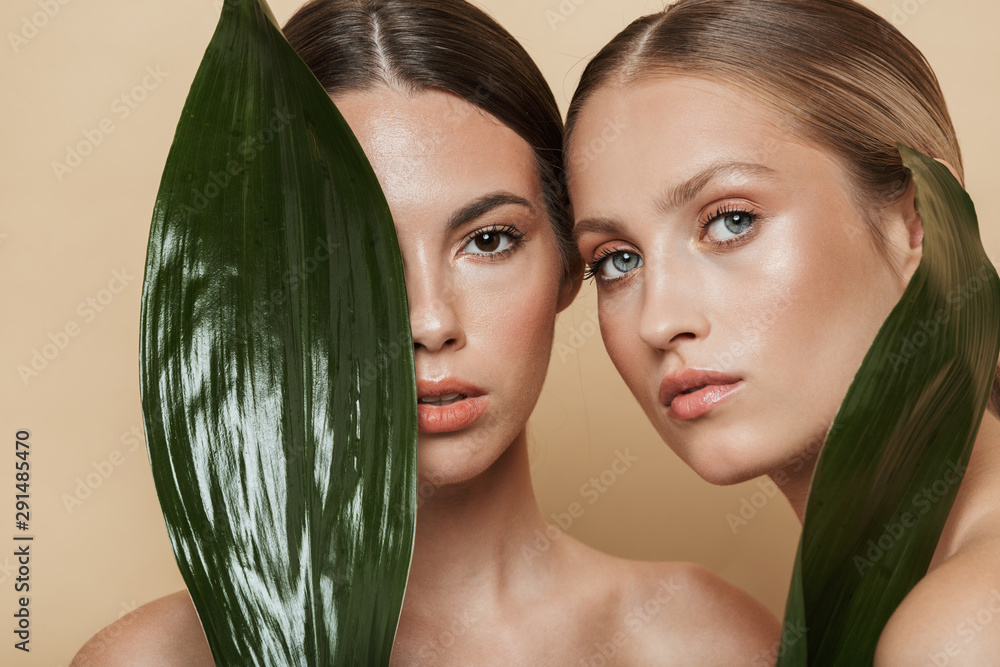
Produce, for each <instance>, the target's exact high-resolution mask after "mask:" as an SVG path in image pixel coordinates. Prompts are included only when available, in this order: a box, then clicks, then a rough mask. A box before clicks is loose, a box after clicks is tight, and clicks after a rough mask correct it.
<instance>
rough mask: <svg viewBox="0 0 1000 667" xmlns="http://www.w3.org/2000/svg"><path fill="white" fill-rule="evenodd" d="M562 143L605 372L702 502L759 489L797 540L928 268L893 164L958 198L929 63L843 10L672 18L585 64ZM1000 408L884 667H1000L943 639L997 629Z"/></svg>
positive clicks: (980, 638) (672, 10)
mask: <svg viewBox="0 0 1000 667" xmlns="http://www.w3.org/2000/svg"><path fill="white" fill-rule="evenodd" d="M608 123H614V124H615V127H617V128H621V132H620V134H619V135H617V136H616V137H614V138H613V139H612V140H606V139H605V138H603V137H602V135H601V132H602V131H603V130H604V128H606V127H607V125H608ZM567 125H568V132H569V134H568V139H567V141H568V146H567V160H568V161H567V164H568V170H569V190H570V196H571V200H572V202H573V207H574V213H575V216H576V223H575V234H576V236H577V240H578V247H579V249H580V252H581V254H582V256H583V258H584V261H585V262H586V263H587V264H588V266H589V273H590V274H591V275H592V276H593V277H594V278H595V279H596V282H597V289H598V294H599V302H600V306H599V308H600V323H601V330H602V335H603V337H604V340H605V343H606V345H607V349H608V351H609V353H610V355H611V357H612V359H613V361H614V363H615V365H616V367H617V369H618V370H619V372H620V373H621V375H622V377H623V378H624V379H625V382H626V384H628V386H629V388H630V389H631V391H632V392H633V394H634V395H635V396H636V398H637V399H638V401H639V403H640V404H641V405H642V407H643V409H644V410H645V412H646V414H647V416H648V417H649V419H650V420H651V421H652V423H653V424H654V426H655V427H656V428H657V430H658V432H659V433H660V435H661V437H662V438H663V439H664V441H666V442H667V443H668V444H669V446H670V447H671V448H672V449H673V450H674V451H675V452H676V453H677V454H678V455H679V456H680V457H681V458H682V459H683V460H684V461H685V462H686V463H687V464H688V465H689V466H691V467H692V468H693V469H694V470H695V471H696V472H698V473H699V474H700V475H701V476H702V477H703V478H705V479H706V480H708V481H710V482H713V483H716V484H732V483H736V482H740V481H744V480H748V479H751V478H753V477H756V476H758V475H763V474H767V475H770V476H771V478H772V479H773V480H774V481H775V482H776V483H777V485H778V486H779V487H780V488H781V489H782V491H783V492H784V493H785V495H786V496H787V498H788V499H789V501H790V502H791V504H792V506H793V507H794V509H795V511H796V513H797V514H798V515H799V517H800V519H801V517H802V514H803V512H804V509H805V500H806V495H807V491H808V488H809V482H810V479H811V476H812V472H813V464H814V463H815V461H816V446H815V445H816V443H822V442H823V440H824V437H825V434H826V431H827V428H828V427H829V425H830V423H831V421H832V420H833V418H834V415H835V413H836V411H837V409H838V407H839V405H840V403H841V401H842V400H843V398H844V395H845V394H846V391H847V388H848V386H849V385H850V383H851V381H852V379H853V376H854V373H855V372H856V370H857V369H858V367H859V366H860V364H861V361H862V359H863V357H864V355H865V353H866V352H867V350H868V348H869V347H870V345H871V343H872V341H873V339H874V337H875V334H876V332H877V331H878V329H879V327H880V326H881V324H882V322H883V321H884V320H885V319H886V317H887V316H888V314H889V312H890V310H891V309H892V308H893V306H894V305H895V304H896V302H897V301H898V300H899V298H900V296H901V295H902V293H903V291H904V289H905V288H906V286H907V283H908V281H909V279H910V277H911V275H912V274H913V272H914V271H915V269H916V267H917V265H918V263H919V261H920V257H921V240H922V227H921V220H920V214H919V212H918V211H917V210H916V206H915V199H914V186H913V183H912V180H911V178H910V175H909V173H908V171H907V170H906V169H905V168H904V166H903V164H902V161H901V159H900V155H899V153H898V151H897V150H896V148H895V142H896V141H900V142H902V143H904V144H907V145H909V146H912V147H914V148H916V149H917V150H919V151H921V152H923V153H925V154H928V155H932V156H935V157H938V158H940V159H942V160H943V161H946V162H947V163H949V164H950V165H953V171H954V170H957V174H956V175H957V176H958V177H959V178H961V174H962V161H961V155H960V152H959V148H958V143H957V140H956V137H955V132H954V129H953V128H952V124H951V121H950V119H949V116H948V111H947V109H946V106H945V102H944V99H943V97H942V94H941V91H940V89H939V86H938V83H937V80H936V78H935V76H934V74H933V72H932V71H931V69H930V67H929V65H928V63H927V62H926V60H925V59H924V58H923V56H922V55H921V53H920V52H919V51H918V50H917V49H916V47H914V46H913V44H911V43H910V42H909V41H907V40H906V39H905V38H904V37H903V36H902V35H901V34H900V33H899V32H898V31H897V30H896V29H895V28H894V27H893V26H892V25H890V24H889V23H887V22H886V21H884V20H882V19H881V18H879V17H878V16H877V15H876V14H874V13H873V12H871V11H870V10H868V9H866V8H864V7H862V6H861V5H859V4H857V3H855V2H852V1H851V0H681V1H680V2H678V3H676V4H674V5H672V6H671V7H669V8H668V9H666V10H665V11H663V12H661V13H658V14H653V15H651V16H646V17H643V18H640V19H638V20H636V21H635V22H634V23H632V24H631V25H630V26H628V27H627V28H626V29H625V30H624V31H623V32H622V33H621V34H619V35H618V36H617V37H615V39H614V40H612V41H611V42H610V43H609V44H608V45H607V46H606V47H605V48H604V49H603V50H602V51H601V52H600V53H599V54H598V55H597V56H596V57H595V58H594V59H593V60H592V61H591V62H590V63H589V65H588V67H587V68H586V71H585V72H584V74H583V77H582V80H581V83H580V86H579V88H578V89H577V91H576V94H575V97H574V99H573V102H572V104H571V108H570V112H569V117H568V121H567ZM986 270H987V268H986V267H983V271H984V272H985V271H986ZM998 393H1000V383H997V382H995V383H994V386H993V393H992V400H991V406H990V411H989V412H987V413H986V415H985V417H984V419H983V422H982V426H981V429H980V431H979V433H978V436H977V438H976V442H975V449H974V451H973V454H972V459H971V461H970V463H969V466H968V472H967V474H966V475H965V478H964V480H962V478H961V471H956V470H943V471H941V472H942V476H943V478H944V479H946V480H947V481H949V483H959V480H961V487H960V492H959V494H958V497H957V500H956V502H955V505H954V507H953V509H952V511H951V514H950V516H949V520H948V523H947V525H946V526H945V529H944V533H943V535H942V537H941V540H940V542H939V543H938V546H937V551H936V553H935V555H934V559H933V562H932V563H931V567H930V570H929V573H928V575H927V576H926V577H925V578H924V579H923V580H922V581H921V582H920V583H919V584H918V585H917V587H916V588H915V589H914V590H913V591H912V592H911V593H910V594H909V596H908V597H907V598H906V599H905V600H904V602H903V603H902V605H901V606H900V607H899V608H898V609H897V610H896V612H895V614H894V616H893V617H892V619H891V620H890V622H889V624H888V625H887V627H886V628H885V631H884V632H883V634H882V636H881V640H880V643H879V649H878V656H877V660H876V664H878V665H917V664H935V663H934V660H941V656H944V659H945V660H946V661H947V664H976V665H987V664H989V665H995V664H998V663H997V659H998V658H997V656H1000V625H996V626H992V627H985V628H983V629H982V632H981V633H977V634H976V636H975V641H973V642H967V641H965V640H966V639H967V637H965V636H959V635H957V634H956V628H959V627H960V626H961V624H962V622H963V621H964V619H966V618H968V617H975V615H976V613H977V611H978V610H981V609H984V608H990V605H993V606H994V607H995V608H998V609H1000V594H996V591H997V590H1000V566H998V563H1000V497H998V496H1000V491H998V490H1000V421H998V419H997V413H998V410H1000V407H998ZM991 596H996V597H997V599H996V600H994V598H993V597H991ZM959 656H960V657H959ZM937 664H945V663H942V662H938V663H937Z"/></svg>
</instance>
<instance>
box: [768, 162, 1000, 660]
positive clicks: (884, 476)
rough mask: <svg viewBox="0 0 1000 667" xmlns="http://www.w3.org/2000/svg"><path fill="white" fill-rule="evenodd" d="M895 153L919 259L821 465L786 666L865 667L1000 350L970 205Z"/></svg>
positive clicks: (993, 276) (945, 490) (912, 567)
mask: <svg viewBox="0 0 1000 667" xmlns="http://www.w3.org/2000/svg"><path fill="white" fill-rule="evenodd" d="M899 150H900V153H901V155H902V157H903V162H904V164H905V165H906V166H907V167H908V168H909V169H910V170H911V171H912V172H913V177H914V179H915V181H916V192H917V207H918V210H919V211H920V214H921V217H922V220H923V227H924V241H923V256H922V258H921V261H920V265H919V267H918V268H917V270H916V272H915V273H914V275H913V277H912V279H911V280H910V283H909V285H908V286H907V289H906V291H905V292H904V294H903V296H902V298H901V299H900V301H899V303H898V304H897V305H896V307H895V308H894V309H893V311H892V312H891V313H890V315H889V317H888V319H887V320H886V321H885V323H884V324H883V325H882V328H881V329H880V331H879V333H878V335H877V336H876V338H875V341H874V343H873V344H872V346H871V348H870V349H869V351H868V354H867V356H866V357H865V359H864V362H863V363H862V365H861V367H860V369H859V370H858V372H857V375H856V376H855V378H854V382H853V383H852V384H851V387H850V389H849V390H848V392H847V395H846V397H845V398H844V402H843V403H842V404H841V406H840V410H839V411H838V413H837V416H836V419H835V420H834V422H833V424H832V425H831V427H830V431H829V433H828V435H827V440H826V443H825V445H824V447H823V451H822V453H821V455H820V457H819V460H818V461H817V467H816V471H815V474H814V476H813V480H812V485H811V487H810V491H809V499H808V503H807V507H806V514H805V523H804V525H803V529H802V537H801V540H800V542H799V550H798V554H797V556H796V561H795V571H794V574H793V576H792V586H791V590H790V593H789V598H788V606H787V608H786V613H785V637H784V638H783V642H782V645H781V649H782V651H781V657H780V659H779V660H778V665H780V666H783V667H802V666H804V665H815V666H820V665H822V666H826V665H838V666H843V667H859V666H863V665H871V664H872V661H873V659H874V655H875V647H876V645H877V643H878V639H879V636H880V635H881V633H882V630H883V628H884V626H885V624H886V622H887V621H888V620H889V617H890V616H891V615H892V613H893V611H894V610H895V609H896V607H897V606H898V605H899V603H900V602H901V601H902V600H903V598H904V597H905V596H906V595H907V593H909V591H910V590H911V589H912V588H913V586H914V585H915V584H916V583H917V582H918V581H919V580H920V579H921V578H922V577H923V576H924V575H925V574H926V572H927V567H928V565H929V564H930V561H931V557H932V556H933V554H934V550H935V547H936V545H937V541H938V538H939V537H940V534H941V530H942V528H943V526H944V523H945V520H946V519H947V517H948V513H949V511H950V510H951V506H952V503H953V501H954V499H955V495H956V494H957V492H958V487H959V481H960V480H961V474H962V473H963V472H964V470H965V466H966V464H967V463H968V460H969V456H970V454H971V452H972V446H973V443H974V441H975V437H976V433H977V432H978V430H979V425H980V423H981V421H982V417H983V413H984V412H985V409H986V405H987V402H988V400H989V394H990V388H991V385H992V381H993V375H994V373H995V369H996V361H997V354H998V353H1000V279H998V277H997V272H996V270H995V269H994V267H993V265H992V264H991V263H990V260H989V258H988V257H987V256H986V253H985V251H984V250H983V246H982V242H981V241H980V237H979V226H978V223H977V221H976V214H975V209H974V207H973V205H972V200H971V199H969V196H968V195H967V194H966V192H965V191H964V190H963V189H962V187H961V185H960V184H959V183H958V181H957V180H956V179H955V178H954V176H952V174H951V173H950V172H949V171H948V169H947V168H946V167H945V166H943V165H942V164H941V163H939V162H936V161H934V160H931V159H930V158H928V157H927V156H924V155H921V154H920V153H917V152H915V151H913V150H911V149H909V148H907V147H905V146H900V147H899ZM803 629H804V630H805V633H804V636H803Z"/></svg>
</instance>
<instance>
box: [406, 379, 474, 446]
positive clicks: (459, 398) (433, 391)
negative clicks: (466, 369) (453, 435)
mask: <svg viewBox="0 0 1000 667" xmlns="http://www.w3.org/2000/svg"><path fill="white" fill-rule="evenodd" d="M417 396H418V397H419V398H418V401H417V427H418V428H419V429H420V431H422V432H424V433H450V432H452V431H459V430H461V429H463V428H465V427H467V426H469V425H470V424H472V423H473V422H474V421H476V420H477V419H479V417H480V415H482V414H483V410H485V409H486V404H487V403H489V396H487V395H485V394H484V393H483V391H482V390H481V389H479V388H478V387H476V386H475V385H471V384H469V383H467V382H464V381H462V380H458V379H456V378H445V379H443V380H420V381H418V382H417Z"/></svg>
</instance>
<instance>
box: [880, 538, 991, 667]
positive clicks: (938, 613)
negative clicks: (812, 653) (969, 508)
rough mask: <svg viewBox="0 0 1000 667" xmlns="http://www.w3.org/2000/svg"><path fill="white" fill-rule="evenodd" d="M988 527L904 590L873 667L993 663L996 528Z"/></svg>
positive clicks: (957, 665)
mask: <svg viewBox="0 0 1000 667" xmlns="http://www.w3.org/2000/svg"><path fill="white" fill-rule="evenodd" d="M990 528H992V529H990ZM990 528H988V529H987V530H985V531H983V535H982V536H981V537H980V538H979V539H973V540H970V541H969V542H968V543H967V544H966V545H965V546H964V547H963V548H962V549H960V550H959V551H958V552H957V553H956V554H955V555H954V556H952V557H951V558H949V559H948V560H946V561H945V562H944V563H942V564H941V565H939V566H938V567H937V568H935V569H934V570H932V571H931V572H930V573H929V574H928V575H927V576H926V577H924V578H923V579H921V580H920V582H919V583H918V584H917V585H916V586H915V587H914V588H913V590H912V591H910V594H909V595H907V596H906V598H905V599H904V600H903V602H902V604H900V605H899V607H898V608H897V609H896V611H895V613H893V615H892V617H891V618H890V619H889V622H888V623H887V624H886V626H885V629H884V630H883V631H882V636H881V638H880V639H879V643H878V650H877V651H876V653H875V667H896V666H897V665H917V664H926V665H949V666H951V667H962V666H977V667H978V666H980V665H984V666H985V665H995V664H997V656H998V655H1000V526H996V525H994V526H991V527H990Z"/></svg>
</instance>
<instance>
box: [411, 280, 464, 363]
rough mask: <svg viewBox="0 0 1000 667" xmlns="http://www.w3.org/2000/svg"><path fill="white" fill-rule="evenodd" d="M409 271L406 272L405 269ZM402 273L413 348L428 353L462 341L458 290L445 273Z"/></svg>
mask: <svg viewBox="0 0 1000 667" xmlns="http://www.w3.org/2000/svg"><path fill="white" fill-rule="evenodd" d="M408 273H410V272H408ZM412 273H413V274H417V275H407V276H406V286H407V290H406V291H407V297H408V300H409V306H410V329H411V331H412V334H413V347H414V348H415V349H419V348H424V349H425V350H427V351H428V352H437V351H439V350H442V349H445V348H448V347H452V348H454V349H459V348H461V347H462V346H463V345H464V344H465V335H464V332H463V330H462V326H461V322H460V321H459V314H458V304H459V299H458V291H457V290H456V288H455V285H454V284H453V282H452V281H451V279H450V278H448V277H447V276H443V275H441V274H440V272H436V271H428V270H423V271H414V272H412Z"/></svg>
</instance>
